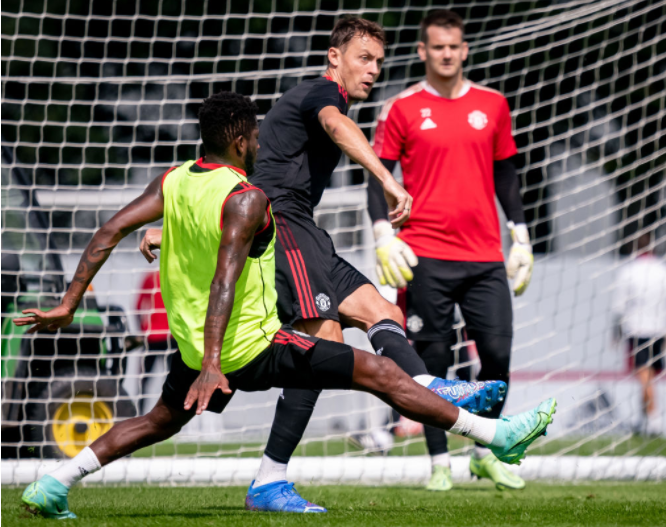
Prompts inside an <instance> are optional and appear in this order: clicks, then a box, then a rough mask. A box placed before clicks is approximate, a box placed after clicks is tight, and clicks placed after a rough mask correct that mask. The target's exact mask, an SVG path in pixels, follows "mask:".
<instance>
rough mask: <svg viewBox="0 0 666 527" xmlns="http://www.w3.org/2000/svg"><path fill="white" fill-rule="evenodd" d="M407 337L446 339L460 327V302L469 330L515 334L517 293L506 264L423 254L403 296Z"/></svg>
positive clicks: (495, 333)
mask: <svg viewBox="0 0 666 527" xmlns="http://www.w3.org/2000/svg"><path fill="white" fill-rule="evenodd" d="M400 301H402V302H403V303H404V306H403V311H404V312H405V320H406V326H407V337H408V338H410V339H411V340H415V341H420V342H443V341H446V340H448V339H450V338H451V336H452V335H451V334H452V332H453V331H454V330H453V325H454V309H455V305H456V304H458V305H459V306H460V311H461V313H462V316H463V318H464V320H465V326H466V327H467V329H470V330H476V331H481V332H484V333H489V334H492V335H499V336H505V337H511V336H513V311H512V306H511V291H510V289H509V283H508V281H507V278H506V271H505V269H504V264H503V263H502V262H457V261H451V260H437V259H435V258H423V257H419V264H418V265H417V266H416V267H414V279H413V280H412V281H411V282H409V283H408V284H407V289H406V290H405V291H403V292H402V293H401V295H399V303H400Z"/></svg>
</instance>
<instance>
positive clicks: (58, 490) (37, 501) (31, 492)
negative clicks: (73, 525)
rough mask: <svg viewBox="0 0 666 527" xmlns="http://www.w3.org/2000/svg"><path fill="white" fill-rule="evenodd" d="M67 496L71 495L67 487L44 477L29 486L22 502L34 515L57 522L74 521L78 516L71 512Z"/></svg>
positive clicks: (53, 479)
mask: <svg viewBox="0 0 666 527" xmlns="http://www.w3.org/2000/svg"><path fill="white" fill-rule="evenodd" d="M67 494H69V489H68V488H67V487H65V485H63V484H62V483H60V482H59V481H58V480H57V479H55V478H52V477H51V476H44V477H43V478H42V479H40V480H38V481H35V482H34V483H30V485H28V487H27V488H26V489H25V490H24V491H23V496H22V497H21V501H23V503H25V504H26V506H27V509H28V511H30V512H31V513H33V514H40V515H42V516H44V517H45V518H55V519H57V520H67V519H70V518H72V519H73V518H76V514H74V513H73V512H70V511H69V505H68V504H67Z"/></svg>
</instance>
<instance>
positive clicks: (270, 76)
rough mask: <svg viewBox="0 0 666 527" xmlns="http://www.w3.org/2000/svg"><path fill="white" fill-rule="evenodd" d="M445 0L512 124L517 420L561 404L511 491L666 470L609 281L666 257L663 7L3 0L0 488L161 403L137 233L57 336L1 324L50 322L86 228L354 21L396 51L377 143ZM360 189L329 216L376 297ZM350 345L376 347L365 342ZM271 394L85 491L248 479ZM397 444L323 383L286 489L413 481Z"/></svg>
mask: <svg viewBox="0 0 666 527" xmlns="http://www.w3.org/2000/svg"><path fill="white" fill-rule="evenodd" d="M434 7H446V8H452V9H454V10H456V11H457V12H458V13H459V14H461V15H462V16H463V18H464V19H465V21H466V24H467V26H466V34H467V40H468V41H469V44H470V57H469V60H468V63H467V64H466V70H465V71H466V75H467V76H468V77H469V78H470V79H471V80H473V81H475V82H478V83H481V84H485V85H487V86H490V87H492V88H495V89H498V90H500V91H501V92H502V93H504V94H505V96H506V97H507V99H508V101H509V105H510V107H511V109H512V116H513V124H514V135H515V138H516V142H517V145H518V149H519V154H518V156H517V159H518V170H519V174H520V178H521V182H522V192H523V201H524V204H525V208H526V216H527V221H528V225H529V229H530V234H531V238H532V240H533V247H534V251H535V267H534V276H533V279H532V284H531V285H530V287H529V288H528V290H527V292H526V293H525V295H523V296H521V297H519V298H516V299H514V320H515V326H514V332H515V337H514V342H513V357H512V368H511V371H512V383H511V389H510V393H509V397H508V402H507V406H506V408H505V412H506V413H509V414H511V413H516V412H519V411H523V410H525V409H527V408H530V407H532V406H533V405H534V403H535V402H536V401H537V400H542V399H544V398H547V397H556V398H558V402H559V409H558V413H557V416H556V420H555V423H554V425H553V426H552V432H550V433H549V434H548V436H547V437H545V438H542V439H541V440H539V442H538V443H536V444H535V446H534V447H533V449H532V455H531V456H530V457H528V461H527V462H526V463H525V464H524V465H523V466H522V467H521V468H520V470H521V471H522V472H521V474H522V475H523V476H525V477H530V478H537V477H542V478H567V479H576V478H640V479H660V478H662V479H663V478H665V477H666V439H665V436H666V382H665V381H664V378H665V377H664V374H663V373H657V374H656V376H655V378H654V380H653V381H652V387H653V391H654V400H655V401H656V410H655V412H654V413H653V416H652V418H651V419H650V420H649V422H648V421H646V420H645V419H644V417H643V411H642V404H643V403H642V391H641V390H642V389H641V384H640V382H639V380H638V378H637V376H636V374H635V372H634V370H633V368H632V367H631V365H630V354H629V353H628V351H627V343H626V342H625V341H623V340H621V339H620V340H617V339H615V338H614V328H615V325H616V321H617V316H619V315H618V313H620V312H621V311H622V306H620V307H619V308H617V309H616V308H614V304H617V301H616V299H617V290H618V286H619V283H620V282H619V275H620V273H621V272H622V270H623V269H625V268H626V267H627V266H628V265H629V264H630V263H631V262H632V261H634V260H635V259H636V250H637V244H638V240H639V238H641V236H642V235H644V234H649V235H650V248H651V249H652V250H653V252H654V253H655V254H656V255H657V257H658V258H660V259H662V260H663V258H664V253H665V252H666V174H665V173H664V171H665V168H664V167H665V166H666V140H665V138H666V133H665V128H666V99H665V97H664V93H666V38H665V34H666V2H664V1H663V0H646V1H630V0H580V1H566V0H559V1H552V2H549V1H526V2H513V1H508V0H498V1H486V0H479V1H475V2H442V3H433V2H432V1H431V0H407V1H394V0H341V1H339V2H338V1H333V0H293V1H289V0H249V1H245V2H241V1H237V0H228V1H226V2H212V1H204V0H200V1H193V0H188V1H185V0H154V1H141V2H109V1H107V2H102V1H97V0H95V1H92V2H87V1H79V0H68V1H65V0H21V1H20V2H19V1H17V2H4V3H3V5H2V65H1V68H2V70H1V71H2V132H1V133H2V363H1V366H2V457H3V461H2V483H19V482H23V481H31V480H32V479H34V477H35V475H36V474H37V473H38V472H39V473H41V472H43V471H45V470H48V469H49V468H50V467H52V465H53V463H55V462H56V461H53V459H54V458H57V457H62V456H71V455H74V454H76V452H78V451H79V450H80V449H81V448H82V447H83V446H85V445H86V444H88V443H89V442H90V441H91V440H92V439H94V438H95V437H98V436H99V435H100V434H101V433H103V432H104V431H105V430H108V428H109V427H110V426H111V425H112V424H113V423H114V422H115V421H117V420H119V419H123V418H126V417H129V416H132V415H136V413H137V412H145V411H146V410H147V409H149V408H150V406H151V404H153V403H154V402H155V401H156V400H157V397H158V396H159V393H160V390H161V385H162V382H163V380H164V376H165V372H166V369H167V361H166V359H165V357H166V354H167V353H168V349H167V347H168V346H169V345H168V344H167V343H165V342H161V341H160V340H159V337H155V336H151V331H150V330H146V328H145V323H146V322H147V323H148V324H149V325H150V324H153V323H155V324H156V323H157V322H155V319H154V318H151V312H153V311H154V309H153V307H154V303H155V295H154V294H153V292H152V286H151V285H150V281H148V282H147V281H146V280H147V277H148V276H149V275H150V274H151V273H153V272H154V271H155V269H156V265H153V266H149V265H148V264H147V263H146V262H145V261H144V260H143V258H142V257H141V255H140V254H139V253H138V244H139V241H140V239H141V237H142V235H143V232H144V231H142V232H138V233H135V234H133V235H131V236H129V237H128V238H127V239H126V240H125V241H123V242H122V243H121V244H120V246H119V247H118V248H117V249H116V251H115V252H114V254H113V255H112V257H111V258H110V259H109V261H108V262H107V263H106V265H105V266H104V268H103V269H102V271H101V272H100V274H99V276H98V277H97V278H96V279H95V280H94V282H93V286H94V290H93V291H91V292H90V293H89V294H88V298H87V300H86V303H85V306H83V309H84V310H85V311H81V312H80V316H77V318H76V319H75V322H74V324H72V326H71V328H70V329H69V330H67V331H61V332H60V333H58V334H57V335H53V334H39V335H37V336H29V335H25V334H24V329H25V328H23V329H21V328H16V327H14V326H13V325H12V324H11V318H12V316H13V314H14V313H17V312H20V311H21V310H22V309H26V308H30V307H36V306H39V307H41V308H44V309H46V308H49V307H52V306H53V305H55V302H56V300H57V299H58V298H59V295H60V294H61V293H62V292H63V290H64V287H65V286H66V283H67V281H68V280H71V278H72V276H73V273H74V270H75V268H76V264H77V262H78V258H79V257H80V255H81V252H82V250H83V248H84V247H85V245H86V244H87V242H88V241H89V240H90V237H91V236H92V234H93V232H94V231H95V230H96V229H97V228H99V227H100V226H101V225H102V224H103V223H104V222H105V221H106V220H108V219H109V218H110V217H111V216H112V214H113V213H114V212H115V211H117V210H118V209H119V208H120V207H121V206H123V205H125V204H127V203H129V201H131V200H132V199H133V198H134V197H136V196H137V195H138V194H139V193H140V192H141V190H142V189H143V188H144V187H145V185H146V184H147V182H148V181H149V180H151V179H152V178H154V177H156V176H158V175H159V174H162V173H163V172H164V171H166V170H167V169H168V168H169V167H171V166H174V165H177V164H179V163H182V162H184V161H185V160H188V159H195V158H197V157H198V153H199V144H200V141H199V132H198V126H197V119H196V111H197V108H198V105H199V104H200V102H201V100H202V99H203V98H204V97H207V96H208V95H210V94H212V93H214V92H217V91H219V90H222V89H226V90H234V91H237V92H239V93H243V94H246V95H251V96H252V97H253V98H254V99H255V100H256V101H257V102H258V104H259V107H260V110H261V113H262V114H265V113H266V112H268V111H269V110H270V108H271V105H272V104H273V103H274V102H275V101H276V100H277V99H278V98H279V97H280V95H281V94H282V93H284V92H285V91H286V90H288V89H289V88H291V87H293V86H295V85H296V84H298V83H299V82H300V81H302V80H303V79H306V78H309V77H311V76H315V75H319V74H321V73H322V72H323V69H324V65H325V60H326V50H327V45H328V35H329V33H330V30H331V29H332V27H333V25H334V23H335V22H336V20H337V19H338V18H339V17H340V16H343V15H345V14H353V15H359V16H363V17H365V18H369V19H372V20H376V21H378V22H380V23H381V24H382V25H383V26H384V27H385V29H386V30H387V34H388V38H389V45H388V47H387V60H386V64H385V66H384V68H383V72H382V76H381V77H380V80H379V82H378V83H377V85H376V87H375V88H374V90H373V92H372V94H371V97H370V98H369V99H368V101H366V102H364V103H362V104H358V105H355V106H353V107H352V108H351V110H350V114H349V115H350V117H351V118H353V119H354V120H355V121H356V122H358V123H359V125H360V126H361V128H362V129H363V130H364V131H365V133H366V135H367V136H368V138H371V137H372V134H373V130H374V124H375V120H376V117H377V115H378V113H379V110H380V108H381V107H382V105H383V103H384V102H385V101H386V100H387V99H388V98H389V97H391V96H393V95H396V94H397V93H399V92H400V91H402V90H404V89H405V88H406V87H408V86H410V85H412V84H414V83H416V82H418V81H420V80H421V79H422V78H423V75H424V66H423V64H422V63H421V62H420V61H419V59H418V57H417V55H416V44H417V42H418V38H419V32H418V25H419V22H420V20H421V19H422V18H423V16H425V15H426V14H427V12H428V11H429V10H430V9H432V8H434ZM366 178H367V175H365V174H364V173H363V171H362V170H361V169H360V168H359V167H358V166H355V165H354V164H352V163H350V162H349V160H347V159H343V161H342V162H341V164H340V166H339V167H338V169H337V170H336V172H335V173H334V175H333V179H332V183H331V188H330V189H328V190H327V191H326V193H325V196H324V199H323V202H322V204H321V205H320V206H319V208H318V209H317V211H316V214H315V215H316V219H317V222H318V224H319V225H320V226H321V227H324V228H326V229H327V230H328V232H329V233H330V234H331V235H332V237H333V239H334V241H335V243H336V247H337V248H338V250H339V252H340V253H341V254H342V255H343V256H344V257H345V258H347V259H348V260H349V261H350V262H352V263H353V264H354V265H356V266H357V267H358V268H359V269H361V270H362V271H363V272H364V273H366V274H367V275H368V276H369V277H370V278H371V279H373V280H376V277H375V275H374V270H373V269H374V250H373V244H372V235H371V233H370V232H369V218H368V216H367V213H366V197H365V185H366ZM502 229H503V234H504V239H505V241H506V243H507V244H508V243H509V240H508V235H507V233H506V232H505V231H504V227H502ZM152 279H153V281H154V279H155V277H154V276H153V277H152ZM382 292H383V293H385V294H386V295H387V297H390V296H391V295H393V296H395V293H394V292H393V291H391V290H390V289H386V290H384V289H382ZM665 294H666V293H665ZM630 300H631V299H630ZM620 314H621V313H620ZM142 317H143V320H144V326H143V327H142V325H141V318H142ZM662 317H663V319H664V333H666V314H662ZM457 327H458V333H459V337H460V338H459V342H458V344H457V345H456V349H457V350H460V351H461V355H460V356H461V357H465V356H469V357H470V358H469V362H464V361H467V360H468V359H464V358H463V359H461V361H463V362H461V365H462V366H465V365H468V364H470V363H471V365H472V367H473V368H475V367H478V364H477V361H476V359H475V354H474V352H473V349H474V348H473V343H471V342H468V341H466V340H465V333H464V321H460V323H459V324H458V326H457ZM345 337H346V339H348V342H349V343H352V344H354V345H356V346H358V347H362V348H365V349H368V350H370V349H371V348H370V346H369V345H368V343H367V340H366V339H365V337H364V335H363V334H361V333H360V332H357V331H355V330H354V331H346V332H345ZM656 340H657V337H653V338H652V339H651V340H649V341H648V342H647V343H641V344H640V346H638V348H639V349H636V348H635V349H634V351H633V353H634V355H635V354H636V353H638V352H639V351H641V346H642V347H643V348H646V347H652V348H655V346H653V344H654V343H655V342H656ZM165 349H167V351H164V350H165ZM463 351H464V352H467V354H466V355H465V354H463V353H462V352H463ZM658 358H659V357H653V360H655V361H656V360H658ZM662 360H663V361H664V362H666V359H662ZM450 373H451V375H455V372H454V371H453V370H452V371H451V372H450ZM277 397H278V391H277V390H271V391H268V392H257V393H238V394H237V395H236V396H235V398H234V400H233V401H232V403H231V405H230V406H229V407H228V409H227V410H226V411H225V412H224V414H223V415H221V416H218V415H213V414H211V415H205V416H203V417H201V418H195V419H194V420H193V421H192V423H191V424H189V425H188V426H187V427H186V428H185V429H184V430H183V431H182V432H181V433H180V434H178V435H177V436H176V437H175V438H174V439H173V440H171V441H168V442H166V443H163V444H159V445H155V446H153V447H150V448H148V449H144V450H142V451H140V452H138V453H137V454H136V455H135V456H133V457H131V458H129V459H125V460H122V461H121V462H119V463H117V464H115V466H114V465H112V466H111V467H109V468H107V469H105V471H102V472H101V473H98V474H97V475H96V478H97V481H148V482H158V481H169V482H176V483H179V482H184V483H193V482H194V483H228V482H236V483H242V484H245V483H248V482H249V480H250V479H251V478H252V475H253V472H254V470H255V469H256V467H257V466H258V457H259V456H260V455H261V453H262V452H263V448H264V446H265V443H266V440H267V438H268V434H269V431H270V426H271V421H272V417H273V414H274V409H275V404H276V401H277ZM389 430H393V431H394V432H395V430H394V429H393V421H392V416H391V412H390V410H389V409H388V407H386V406H385V405H383V404H382V403H380V402H379V401H378V400H376V399H373V398H372V397H371V396H369V395H364V394H358V393H349V392H325V393H324V394H323V395H322V396H321V397H320V400H319V403H318V405H317V409H316V411H315V414H314V417H313V419H312V421H311V423H310V425H309V427H308V429H307V432H306V435H305V438H304V439H303V441H302V443H301V445H300V446H299V447H298V449H297V451H296V457H295V458H294V462H293V464H292V473H290V476H291V477H292V478H294V479H300V480H308V481H309V480H313V479H314V480H320V481H350V482H374V483H379V482H382V483H391V482H398V481H402V482H404V481H420V480H423V479H425V478H426V477H427V476H428V475H429V462H428V460H427V458H425V457H424V455H425V454H426V450H425V446H424V440H423V436H422V435H421V434H420V433H419V429H418V427H416V428H415V427H412V426H401V427H400V428H399V432H400V433H397V434H395V433H394V434H391V435H388V434H386V433H382V431H383V432H388V431H389ZM377 431H380V432H379V433H376V434H375V435H377V436H382V437H384V438H385V440H384V443H382V444H381V445H379V446H377V447H369V448H359V447H357V446H355V444H354V442H353V441H350V438H354V437H356V436H357V435H358V434H364V433H368V432H377ZM387 437H388V439H387ZM450 445H451V448H452V453H453V454H454V465H453V469H454V477H456V478H463V477H465V475H466V472H465V470H464V462H465V455H467V454H468V453H469V450H470V449H471V443H470V442H467V441H457V440H455V439H453V440H451V441H450ZM366 446H367V445H366ZM378 451H379V452H378ZM386 452H388V455H386V456H376V455H374V456H373V455H372V454H377V453H386ZM322 478H323V479H322Z"/></svg>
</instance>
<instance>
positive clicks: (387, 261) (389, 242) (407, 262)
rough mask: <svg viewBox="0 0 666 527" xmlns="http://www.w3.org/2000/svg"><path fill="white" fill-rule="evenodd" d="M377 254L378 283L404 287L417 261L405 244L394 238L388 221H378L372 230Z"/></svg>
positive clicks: (412, 276)
mask: <svg viewBox="0 0 666 527" xmlns="http://www.w3.org/2000/svg"><path fill="white" fill-rule="evenodd" d="M372 232H373V234H374V235H375V253H376V254H377V276H378V277H379V283H380V284H382V285H386V284H387V283H388V284H389V285H390V286H391V287H405V286H406V285H407V282H409V281H410V280H411V279H412V278H414V273H412V269H411V268H412V267H414V266H415V265H417V264H418V263H419V259H418V258H417V257H416V255H415V254H414V252H413V251H412V250H411V249H410V248H409V245H407V244H406V243H405V242H403V241H402V240H401V239H400V238H398V237H396V236H394V234H393V227H391V224H390V223H389V222H388V221H378V222H377V223H375V225H374V226H373V228H372Z"/></svg>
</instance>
